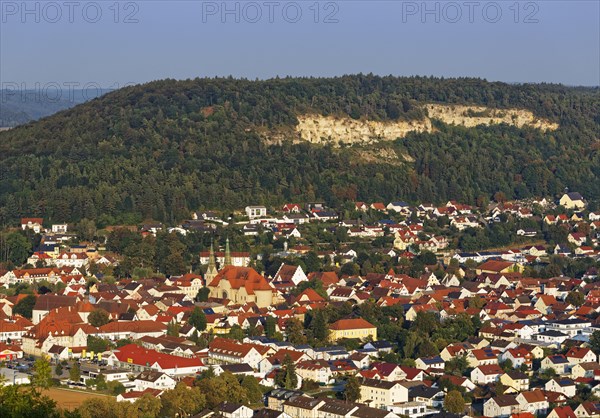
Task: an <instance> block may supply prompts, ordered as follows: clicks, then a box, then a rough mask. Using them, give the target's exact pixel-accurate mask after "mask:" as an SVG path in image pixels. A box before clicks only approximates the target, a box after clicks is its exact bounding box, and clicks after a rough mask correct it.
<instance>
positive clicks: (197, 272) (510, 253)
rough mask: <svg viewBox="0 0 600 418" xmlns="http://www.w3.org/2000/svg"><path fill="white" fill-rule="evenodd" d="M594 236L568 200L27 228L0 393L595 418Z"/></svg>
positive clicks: (270, 409) (585, 205) (18, 248)
mask: <svg viewBox="0 0 600 418" xmlns="http://www.w3.org/2000/svg"><path fill="white" fill-rule="evenodd" d="M599 238H600V208H597V207H596V206H595V202H593V201H590V202H588V201H586V199H585V198H584V196H582V195H581V194H579V193H577V192H571V191H568V190H565V193H564V194H563V195H562V196H557V197H556V198H554V197H546V198H539V199H527V200H512V201H511V200H507V199H506V197H505V196H504V195H503V194H502V193H497V194H496V195H494V196H493V199H485V198H481V199H477V205H476V206H471V205H466V204H463V203H460V202H456V201H448V202H446V203H445V204H441V205H440V204H438V205H434V204H430V203H419V204H414V203H413V204H409V203H406V202H403V201H394V202H354V201H348V202H346V203H345V204H344V205H343V206H342V207H336V208H331V207H327V206H326V205H325V204H324V203H321V202H310V203H305V202H304V203H288V204H285V205H282V206H279V207H266V206H260V205H256V206H248V207H245V208H243V209H240V210H239V211H236V212H233V213H230V212H222V211H219V210H214V211H198V212H196V213H193V214H190V219H188V220H185V221H183V222H180V223H177V224H173V225H166V224H162V223H157V222H153V221H141V222H132V223H130V224H122V225H114V224H105V223H104V224H103V222H96V221H92V220H89V219H82V220H80V221H78V222H74V223H52V222H47V221H46V220H45V219H43V218H39V217H30V218H23V219H21V223H20V225H16V224H15V225H13V226H12V227H10V228H6V229H5V230H4V231H2V234H1V235H0V262H1V263H2V264H1V265H0V266H4V268H1V269H0V286H2V288H0V361H2V365H1V366H0V374H1V375H2V376H3V379H2V383H1V384H4V385H19V384H22V385H29V384H31V385H33V386H35V385H36V384H40V382H42V381H43V380H44V375H46V382H45V383H44V382H43V383H42V387H45V388H46V389H47V387H49V386H54V387H64V388H71V389H72V390H73V391H77V392H78V393H81V394H82V396H84V397H85V396H88V394H94V395H95V394H98V393H102V394H106V395H110V396H111V397H106V399H102V400H101V401H100V400H91V401H90V400H84V401H83V402H82V403H79V404H77V406H78V408H79V412H80V414H81V416H87V415H85V413H86V408H100V404H101V403H102V402H104V403H107V402H112V403H111V404H110V405H112V408H121V407H124V408H126V407H127V406H128V405H129V406H135V407H136V408H137V410H136V411H145V412H144V413H145V415H141V416H194V417H227V418H246V417H252V416H257V417H265V418H271V417H273V418H275V417H277V418H279V417H281V418H295V417H313V418H334V417H335V418H337V417H340V418H341V417H344V418H346V417H347V418H367V417H374V418H379V417H381V418H396V417H429V416H431V417H440V418H443V417H463V416H484V417H501V418H509V417H511V418H512V417H514V418H526V417H549V418H567V417H568V418H571V417H577V418H582V417H587V418H592V417H600V361H599V358H598V355H599V354H600V323H599V320H598V316H599V312H600V285H599V284H598V283H599V282H598V268H599V267H600V243H599ZM44 370H46V372H44ZM90 396H91V395H90ZM107 399H110V400H107ZM184 399H185V400H184ZM59 404H60V403H59ZM148 405H153V409H152V408H149V407H148ZM144 408H148V409H144ZM136 413H137V412H136ZM130 416H132V415H130Z"/></svg>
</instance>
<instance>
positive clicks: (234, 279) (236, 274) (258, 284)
mask: <svg viewBox="0 0 600 418" xmlns="http://www.w3.org/2000/svg"><path fill="white" fill-rule="evenodd" d="M221 280H227V281H229V284H230V285H231V288H232V289H240V288H242V287H245V288H246V292H247V293H248V294H249V295H253V294H254V291H256V290H259V291H260V290H273V288H272V287H271V285H270V284H269V283H268V282H267V279H265V278H264V277H263V276H261V275H260V274H258V273H257V272H256V270H254V269H253V268H251V267H237V266H226V267H225V268H224V269H223V270H221V271H220V272H219V274H217V275H216V276H215V278H214V279H213V280H212V281H211V282H210V284H209V286H211V287H217V286H218V285H219V282H220V281H221Z"/></svg>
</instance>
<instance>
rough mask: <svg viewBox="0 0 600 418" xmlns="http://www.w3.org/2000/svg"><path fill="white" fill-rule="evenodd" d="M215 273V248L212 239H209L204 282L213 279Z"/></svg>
mask: <svg viewBox="0 0 600 418" xmlns="http://www.w3.org/2000/svg"><path fill="white" fill-rule="evenodd" d="M216 275H217V262H216V261H215V249H214V247H213V243H212V240H211V241H210V254H209V255H208V268H207V269H206V274H205V275H204V276H205V279H206V282H209V281H210V280H212V279H214V277H215V276H216Z"/></svg>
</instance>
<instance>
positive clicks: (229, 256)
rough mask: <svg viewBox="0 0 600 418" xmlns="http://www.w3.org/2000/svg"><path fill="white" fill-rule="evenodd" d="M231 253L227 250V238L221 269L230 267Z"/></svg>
mask: <svg viewBox="0 0 600 418" xmlns="http://www.w3.org/2000/svg"><path fill="white" fill-rule="evenodd" d="M231 264H232V263H231V251H230V250H229V237H227V240H226V241H225V260H224V262H223V267H225V266H231Z"/></svg>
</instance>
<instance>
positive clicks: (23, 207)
mask: <svg viewBox="0 0 600 418" xmlns="http://www.w3.org/2000/svg"><path fill="white" fill-rule="evenodd" d="M598 92H599V91H598V89H597V88H596V89H591V88H589V89H588V88H568V87H564V86H560V85H508V84H503V83H488V82H486V81H484V80H478V79H449V80H444V79H435V78H424V77H414V78H396V77H377V76H371V75H356V76H344V77H339V78H332V79H321V78H286V79H272V80H267V81H249V80H235V79H195V80H186V81H174V80H163V81H157V82H153V83H148V84H145V85H139V86H133V87H128V88H125V89H121V90H118V91H115V92H112V93H110V94H107V95H105V96H103V97H102V98H99V99H96V100H93V101H91V102H88V103H85V104H83V105H80V106H77V107H76V108H73V109H70V110H67V111H64V112H61V113H59V114H56V115H54V116H52V117H49V118H46V119H43V120H41V121H39V122H36V123H31V124H29V125H26V126H23V127H19V128H16V129H13V130H11V131H8V132H3V133H0V161H1V165H0V206H1V209H0V211H1V212H0V217H1V218H2V219H0V221H2V222H7V221H11V220H12V219H15V218H18V217H21V216H26V215H40V216H44V217H45V218H46V219H49V220H52V221H71V220H77V219H81V218H83V217H87V218H92V219H99V218H101V217H104V218H105V219H108V220H109V221H110V220H114V221H115V222H119V221H123V217H124V216H126V217H130V218H134V219H142V218H154V219H157V220H162V221H176V220H180V219H183V218H187V217H189V211H190V210H193V209H199V208H200V209H209V208H228V209H234V208H239V207H242V206H244V205H246V204H266V205H275V204H280V203H282V202H285V201H290V200H293V201H303V200H315V199H320V200H321V199H322V200H325V201H326V202H327V203H329V204H330V205H337V204H339V203H340V202H341V201H343V200H353V199H358V200H366V201H373V200H384V201H386V200H392V199H404V200H409V201H444V200H448V199H459V200H462V201H464V202H466V203H474V202H475V200H476V199H477V198H478V197H479V196H480V195H487V196H491V195H493V194H494V193H495V192H497V191H503V192H504V193H505V194H506V195H507V196H509V197H510V196H515V197H522V196H528V195H555V194H558V193H560V192H562V190H563V188H564V187H566V186H568V187H570V188H571V189H572V190H578V191H580V192H581V193H583V194H584V195H585V196H586V197H587V198H599V197H600V186H599V184H600V183H599V182H598V177H599V176H600V161H599V160H598V150H597V149H598V142H597V140H598V138H600V100H599V97H598V96H599V95H598ZM431 102H439V103H459V104H474V105H484V106H489V107H493V108H523V109H528V110H531V111H532V112H533V113H534V114H535V115H536V116H537V117H541V118H546V119H548V120H550V121H553V122H556V123H559V124H560V128H559V129H558V130H557V131H554V132H541V131H538V130H535V129H515V128H511V127H508V126H505V125H498V126H493V127H478V128H471V129H464V128H460V127H450V126H441V125H440V126H439V127H438V128H439V129H438V131H437V132H435V133H431V134H411V135H408V136H407V137H406V138H404V139H402V140H398V141H396V142H395V143H389V144H388V146H391V147H392V148H393V150H394V151H395V152H396V153H398V154H399V155H408V156H410V157H411V159H414V160H415V162H414V163H402V164H389V162H386V161H385V160H382V161H361V160H357V159H356V158H355V155H356V154H355V153H354V152H352V151H351V150H349V149H334V148H331V147H328V146H314V145H309V144H292V143H291V142H286V141H284V142H283V143H282V144H279V145H267V144H265V142H264V141H263V140H262V139H261V137H260V136H259V134H258V133H257V132H258V131H259V130H260V129H273V128H280V127H282V126H284V127H285V126H289V127H292V126H294V125H295V124H296V123H297V116H298V115H300V114H305V113H319V114H322V115H344V116H350V117H352V118H357V119H358V118H368V119H370V120H392V119H404V120H410V119H417V118H421V117H422V116H423V112H424V110H423V108H422V106H420V104H423V103H431ZM257 128H259V129H257Z"/></svg>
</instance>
